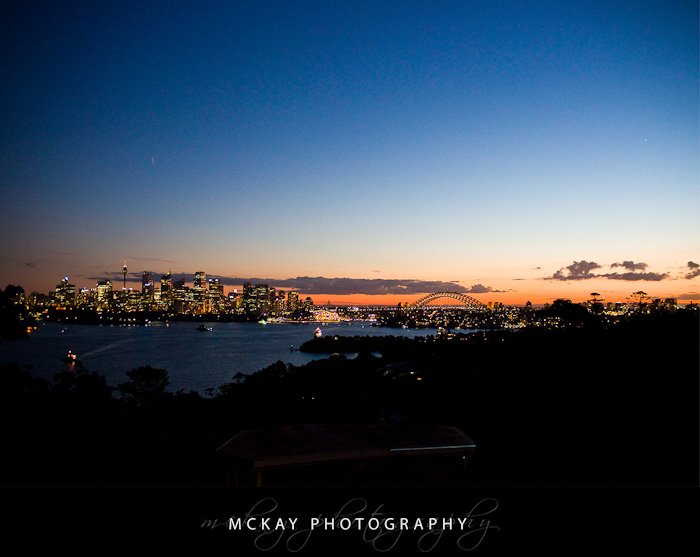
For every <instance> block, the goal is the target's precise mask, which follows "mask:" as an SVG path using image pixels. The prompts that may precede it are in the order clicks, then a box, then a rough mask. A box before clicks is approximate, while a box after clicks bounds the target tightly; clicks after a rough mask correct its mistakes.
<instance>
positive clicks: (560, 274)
mask: <svg viewBox="0 0 700 557" xmlns="http://www.w3.org/2000/svg"><path fill="white" fill-rule="evenodd" d="M600 268H601V267H600V265H598V263H595V262H593V261H585V260H582V261H574V262H573V263H572V264H571V265H569V266H568V267H564V268H562V269H559V270H558V271H557V272H556V273H554V274H553V275H552V276H551V277H547V279H549V280H586V279H592V278H596V277H597V276H598V275H592V274H591V271H593V270H594V269H600Z"/></svg>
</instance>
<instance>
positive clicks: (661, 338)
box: [0, 311, 699, 485]
mask: <svg viewBox="0 0 700 557" xmlns="http://www.w3.org/2000/svg"><path fill="white" fill-rule="evenodd" d="M698 334H699V331H698V314H697V313H696V312H691V311H679V312H675V313H664V314H659V315H652V316H649V315H640V316H637V317H635V318H633V319H630V320H628V321H627V322H625V323H623V324H620V325H618V326H616V327H613V328H610V329H605V328H600V327H575V328H570V329H564V330H557V331H546V330H537V329H532V330H523V331H520V332H517V333H507V332H489V333H486V334H477V335H473V336H471V337H468V339H467V340H451V341H439V340H435V341H430V340H426V339H403V338H401V339H399V338H395V337H354V338H352V337H351V338H343V337H338V340H336V339H335V338H334V337H329V338H327V339H322V340H321V339H319V340H317V341H314V342H319V346H321V345H324V346H325V345H328V346H329V347H333V348H334V349H333V350H332V351H333V352H340V351H341V350H339V349H338V347H342V348H343V351H344V350H347V351H351V352H357V353H359V354H358V356H357V357H355V358H352V359H349V358H347V357H345V356H343V355H333V356H331V357H329V358H327V359H324V360H318V361H314V362H311V363H309V364H306V365H304V366H292V365H288V364H284V363H282V362H277V363H275V364H273V365H271V366H269V367H267V368H265V369H263V370H260V371H258V372H256V373H253V374H251V375H248V376H246V375H242V374H237V375H236V376H235V377H234V378H233V379H232V381H231V382H230V383H228V384H226V385H223V386H221V387H220V388H219V389H218V390H216V391H212V392H210V393H208V396H201V395H199V394H197V393H194V392H177V393H172V392H169V391H168V389H167V387H168V377H167V372H166V371H165V370H161V369H153V368H149V367H144V368H137V369H135V370H131V371H130V372H129V373H128V381H126V382H125V383H123V384H122V385H119V386H117V387H111V386H109V385H107V383H106V382H105V380H104V377H102V376H101V375H99V374H97V373H91V372H89V371H87V370H84V369H82V368H81V367H80V366H78V367H77V368H73V369H71V370H67V371H66V372H65V373H61V374H59V375H57V376H56V377H55V378H54V380H53V381H45V380H43V379H39V378H35V377H33V376H32V375H31V373H29V371H28V370H25V369H23V368H21V367H18V366H16V365H13V366H5V367H4V368H2V369H0V385H1V386H0V397H1V398H0V412H1V416H2V427H3V430H4V431H3V439H4V445H5V446H4V449H5V450H4V455H5V456H4V458H3V459H2V461H1V462H0V470H1V472H2V479H1V480H0V481H1V483H3V484H5V485H8V484H9V485H18V484H19V485H42V484H61V483H63V484H71V485H75V484H97V485H114V484H125V483H126V484H139V483H143V484H148V485H157V484H166V485H173V484H174V485H183V484H200V485H201V484H217V483H221V482H222V481H223V473H222V471H221V470H220V469H219V463H218V461H217V458H216V452H215V449H216V447H218V446H219V445H220V444H221V443H223V442H224V441H226V440H227V439H228V438H230V437H231V436H232V435H233V434H235V433H236V432H237V431H238V430H240V429H249V428H256V427H264V426H275V425H290V424H299V423H381V422H397V421H415V422H420V423H433V424H444V425H454V426H457V427H459V428H461V429H462V430H463V431H464V432H465V433H466V434H467V435H469V436H470V437H471V438H472V439H473V440H474V441H475V442H476V444H477V446H478V450H477V452H476V455H475V457H474V460H473V461H472V463H471V466H470V468H469V469H468V470H467V472H466V473H465V476H464V482H465V483H467V484H474V485H694V484H695V483H697V470H698V420H697V412H698V397H697V393H698ZM372 352H380V353H381V357H378V356H375V355H372Z"/></svg>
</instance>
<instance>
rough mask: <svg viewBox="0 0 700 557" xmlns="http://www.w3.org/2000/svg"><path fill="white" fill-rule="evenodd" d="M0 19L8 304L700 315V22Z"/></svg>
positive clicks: (602, 9)
mask: <svg viewBox="0 0 700 557" xmlns="http://www.w3.org/2000/svg"><path fill="white" fill-rule="evenodd" d="M0 9H1V10H2V12H1V13H0V69H1V71H2V74H1V80H2V83H3V85H2V87H0V192H1V193H2V197H3V203H2V205H1V209H0V217H1V218H0V238H1V242H0V244H1V245H0V285H2V286H4V285H6V284H9V283H12V284H21V285H22V286H24V287H25V289H26V290H28V291H31V290H38V291H44V292H46V291H48V290H49V289H51V288H53V287H54V286H55V284H56V283H57V282H58V280H59V279H60V278H61V277H63V276H64V275H68V276H70V277H71V281H72V282H75V283H76V284H77V285H78V286H94V282H95V280H96V277H104V276H120V274H119V273H120V270H121V266H122V264H123V261H124V260H127V262H128V266H129V271H130V273H133V277H132V276H131V275H130V278H134V279H135V277H137V276H138V275H139V274H140V273H141V272H142V271H144V270H149V271H153V272H154V273H164V272H166V271H167V270H168V269H171V270H172V271H173V273H181V274H184V275H185V276H190V275H191V274H193V273H194V272H195V271H199V270H204V271H206V272H207V274H208V275H210V276H219V277H222V279H224V282H226V283H227V284H230V285H234V284H235V283H236V281H238V282H240V280H239V279H244V278H251V277H253V278H254V277H261V278H266V279H269V281H270V282H272V281H276V283H277V284H279V285H283V286H286V287H288V286H289V285H291V286H294V287H300V288H301V289H302V290H303V291H304V293H305V294H312V295H313V296H314V297H316V296H318V297H319V300H324V301H325V300H326V299H330V300H333V301H337V302H347V303H352V302H359V303H395V302H396V301H400V300H411V299H414V298H416V297H417V296H419V295H420V291H421V290H423V291H424V292H430V291H434V290H435V289H436V288H439V289H442V288H445V289H448V288H450V289H452V290H456V291H462V292H470V293H472V294H473V295H474V297H476V298H478V299H479V300H481V301H493V300H497V301H503V302H505V303H524V302H525V301H526V300H532V301H533V302H535V303H543V302H546V301H548V300H551V299H554V298H557V297H566V298H571V299H574V300H582V299H587V298H588V297H589V295H590V293H591V292H598V293H600V294H601V295H602V296H604V297H605V298H606V299H607V300H610V301H621V300H624V299H625V298H626V297H628V296H629V295H630V294H631V293H632V292H635V291H638V290H644V291H645V292H647V293H649V294H650V295H652V296H663V297H667V296H674V297H679V299H681V300H692V299H700V272H698V271H697V269H698V267H697V266H696V265H697V264H698V262H700V241H699V239H700V234H699V232H700V230H699V227H700V225H699V224H698V222H699V220H698V214H699V210H700V192H699V187H698V177H699V158H698V157H699V156H698V153H699V141H698V129H699V117H698V112H699V111H698V98H699V95H698V73H699V70H698V68H699V63H698V5H697V2H683V1H668V0H666V1H659V2H654V1H648V2H647V1H635V2H624V1H618V2H590V1H586V2H584V1H581V2H571V1H565V0H563V1H561V2H538V1H535V0H533V1H527V2H525V1H523V2H516V1H499V0H488V1H483V2H481V1H468V0H464V1H456V2H448V1H435V0H431V1H411V0H405V1H400V2H391V1H386V2H347V3H345V2H343V3H341V2H320V1H318V2H304V1H295V2H286V1H280V2H265V1H251V2H208V1H198V2H196V3H195V2H177V1H174V2H149V1H146V0H142V1H139V2H129V1H120V2H116V1H114V2H113V1H108V0H107V1H103V2H92V3H88V2H77V1H75V2H73V1H63V2H48V1H46V2H33V1H22V2H5V3H3V7H2V8H0ZM115 273H116V275H114V274H115ZM298 277H299V278H298ZM308 277H313V278H316V279H318V280H315V281H313V280H305V279H308ZM331 279H350V280H345V281H338V280H335V281H334V280H331ZM352 279H365V280H352ZM134 284H135V283H134ZM299 285H301V286H299ZM309 289H315V290H319V289H321V290H324V291H323V292H315V291H312V290H309Z"/></svg>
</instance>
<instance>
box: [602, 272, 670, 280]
mask: <svg viewBox="0 0 700 557" xmlns="http://www.w3.org/2000/svg"><path fill="white" fill-rule="evenodd" d="M598 276H599V277H600V278H606V279H610V280H648V281H654V282H656V281H659V280H664V279H667V278H668V273H607V274H605V275H598Z"/></svg>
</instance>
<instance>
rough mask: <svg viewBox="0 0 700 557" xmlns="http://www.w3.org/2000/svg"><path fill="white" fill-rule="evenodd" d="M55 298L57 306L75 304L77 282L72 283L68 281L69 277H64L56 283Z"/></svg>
mask: <svg viewBox="0 0 700 557" xmlns="http://www.w3.org/2000/svg"><path fill="white" fill-rule="evenodd" d="M53 299H54V304H55V305H57V306H74V305H75V284H70V283H69V282H68V277H63V278H62V279H61V282H59V283H58V284H57V285H56V290H55V291H54V298H53Z"/></svg>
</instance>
